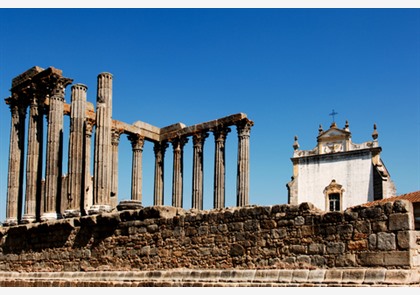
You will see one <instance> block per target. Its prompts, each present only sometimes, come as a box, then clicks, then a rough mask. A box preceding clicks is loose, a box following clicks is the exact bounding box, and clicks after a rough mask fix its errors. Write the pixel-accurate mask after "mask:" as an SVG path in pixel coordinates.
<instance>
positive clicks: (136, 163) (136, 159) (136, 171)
mask: <svg viewBox="0 0 420 295" xmlns="http://www.w3.org/2000/svg"><path fill="white" fill-rule="evenodd" d="M128 139H129V140H130V141H131V146H132V148H133V162H132V170H131V200H132V201H138V202H139V203H140V204H141V202H142V197H143V196H142V182H143V171H142V170H143V167H142V155H143V146H144V137H143V136H140V135H139V134H132V135H130V136H128Z"/></svg>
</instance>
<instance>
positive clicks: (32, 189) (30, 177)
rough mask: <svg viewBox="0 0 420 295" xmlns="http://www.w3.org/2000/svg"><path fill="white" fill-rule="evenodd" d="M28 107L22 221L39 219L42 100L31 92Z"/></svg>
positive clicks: (42, 127)
mask: <svg viewBox="0 0 420 295" xmlns="http://www.w3.org/2000/svg"><path fill="white" fill-rule="evenodd" d="M32 95H33V97H32V98H31V104H30V109H29V128H28V153H27V155H26V192H25V207H24V208H25V211H24V215H23V218H22V222H23V223H30V222H34V221H36V220H37V219H39V217H40V216H39V213H40V211H39V208H38V207H39V205H40V203H41V181H42V153H43V129H44V125H43V123H44V121H43V119H44V118H43V117H44V113H43V108H44V106H43V102H42V101H41V100H39V99H38V98H37V97H36V95H39V94H35V93H33V94H32Z"/></svg>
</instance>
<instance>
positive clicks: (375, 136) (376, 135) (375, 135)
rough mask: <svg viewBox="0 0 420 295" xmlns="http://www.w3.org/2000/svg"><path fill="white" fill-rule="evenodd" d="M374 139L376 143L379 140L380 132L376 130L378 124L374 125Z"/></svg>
mask: <svg viewBox="0 0 420 295" xmlns="http://www.w3.org/2000/svg"><path fill="white" fill-rule="evenodd" d="M372 138H373V140H375V141H376V140H377V139H378V131H377V130H376V124H373V132H372Z"/></svg>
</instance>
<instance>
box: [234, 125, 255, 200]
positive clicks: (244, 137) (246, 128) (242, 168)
mask: <svg viewBox="0 0 420 295" xmlns="http://www.w3.org/2000/svg"><path fill="white" fill-rule="evenodd" d="M236 126H237V131H238V172H237V184H236V205H237V206H240V207H241V206H246V205H248V204H249V136H250V132H251V127H252V126H253V122H252V121H249V120H248V119H245V120H243V121H240V122H239V123H238V124H237V125H236Z"/></svg>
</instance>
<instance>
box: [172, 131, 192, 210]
mask: <svg viewBox="0 0 420 295" xmlns="http://www.w3.org/2000/svg"><path fill="white" fill-rule="evenodd" d="M187 142H188V138H184V137H183V138H177V139H175V140H174V141H172V147H173V152H174V156H173V175H172V206H174V207H180V208H182V206H183V185H184V184H183V175H184V145H185V144H186V143H187Z"/></svg>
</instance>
